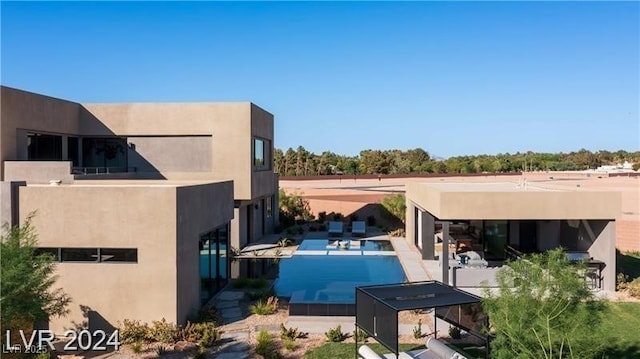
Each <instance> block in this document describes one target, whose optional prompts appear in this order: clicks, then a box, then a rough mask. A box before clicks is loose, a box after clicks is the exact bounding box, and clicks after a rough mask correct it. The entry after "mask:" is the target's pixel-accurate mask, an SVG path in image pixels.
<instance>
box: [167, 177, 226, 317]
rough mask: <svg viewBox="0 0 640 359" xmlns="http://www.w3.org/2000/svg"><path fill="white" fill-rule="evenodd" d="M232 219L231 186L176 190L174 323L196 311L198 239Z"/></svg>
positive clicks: (198, 295)
mask: <svg viewBox="0 0 640 359" xmlns="http://www.w3.org/2000/svg"><path fill="white" fill-rule="evenodd" d="M232 217H233V182H230V181H228V182H222V183H216V184H206V185H195V186H183V187H180V188H178V189H177V211H176V220H177V232H176V239H177V253H178V254H177V257H176V259H177V263H176V267H177V278H178V285H177V289H178V292H177V295H178V298H177V314H176V316H177V320H178V322H179V323H184V322H185V321H186V319H187V317H188V316H189V315H191V314H195V313H197V310H198V309H199V308H200V271H199V270H200V267H199V266H200V257H199V250H198V242H199V240H200V235H202V234H205V233H207V232H210V231H211V230H213V229H215V228H217V227H220V226H222V225H224V224H226V223H228V222H229V221H231V219H232Z"/></svg>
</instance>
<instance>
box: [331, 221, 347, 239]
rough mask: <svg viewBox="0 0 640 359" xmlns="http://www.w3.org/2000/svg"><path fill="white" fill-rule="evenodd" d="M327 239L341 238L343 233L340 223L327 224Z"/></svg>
mask: <svg viewBox="0 0 640 359" xmlns="http://www.w3.org/2000/svg"><path fill="white" fill-rule="evenodd" d="M328 232H329V237H342V233H343V232H344V227H343V225H342V222H335V221H331V222H329V231H328Z"/></svg>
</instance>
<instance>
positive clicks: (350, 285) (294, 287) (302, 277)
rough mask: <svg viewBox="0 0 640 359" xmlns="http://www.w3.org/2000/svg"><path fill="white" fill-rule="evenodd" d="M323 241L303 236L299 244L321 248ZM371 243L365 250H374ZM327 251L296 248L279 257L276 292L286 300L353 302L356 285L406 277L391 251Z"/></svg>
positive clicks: (380, 282)
mask: <svg viewBox="0 0 640 359" xmlns="http://www.w3.org/2000/svg"><path fill="white" fill-rule="evenodd" d="M307 242H310V243H307ZM366 242H367V244H365V243H364V241H363V243H362V245H361V249H364V246H366V245H369V242H381V241H366ZM322 243H324V244H322ZM327 243H328V242H327V241H326V240H324V241H323V240H305V241H303V242H302V243H301V245H300V247H305V248H307V249H308V250H312V248H314V246H318V247H316V248H317V249H325V247H326V245H327ZM374 245H375V244H374V243H371V246H372V247H371V248H368V249H367V251H369V252H367V253H371V252H370V251H374V250H375V248H374ZM379 250H380V249H379ZM330 253H331V251H327V254H329V255H304V254H300V252H296V254H295V255H294V256H293V257H291V258H287V259H282V260H280V264H279V275H278V278H277V279H276V281H275V284H274V286H275V291H276V293H277V295H278V296H281V297H290V298H291V299H290V303H340V304H343V303H344V304H353V303H355V288H356V287H357V286H363V285H375V284H387V283H400V282H403V281H404V280H405V278H406V277H405V274H404V271H403V270H402V266H401V265H400V261H399V260H398V258H397V257H396V256H395V255H358V256H336V255H330ZM381 253H383V252H381Z"/></svg>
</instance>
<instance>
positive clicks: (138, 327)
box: [118, 319, 149, 344]
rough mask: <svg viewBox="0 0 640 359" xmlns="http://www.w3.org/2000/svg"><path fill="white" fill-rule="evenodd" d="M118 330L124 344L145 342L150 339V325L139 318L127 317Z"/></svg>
mask: <svg viewBox="0 0 640 359" xmlns="http://www.w3.org/2000/svg"><path fill="white" fill-rule="evenodd" d="M118 330H119V333H120V341H121V342H122V343H124V344H130V343H138V342H144V341H147V340H148V339H149V327H148V326H147V325H146V324H142V323H140V321H138V320H129V319H125V320H123V321H122V324H120V327H119V328H118Z"/></svg>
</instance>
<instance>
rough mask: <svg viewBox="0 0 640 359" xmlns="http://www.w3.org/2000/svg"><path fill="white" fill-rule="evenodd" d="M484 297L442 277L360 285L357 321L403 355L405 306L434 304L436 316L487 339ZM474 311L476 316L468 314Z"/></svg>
mask: <svg viewBox="0 0 640 359" xmlns="http://www.w3.org/2000/svg"><path fill="white" fill-rule="evenodd" d="M480 300H481V298H480V297H478V296H476V295H473V294H471V293H468V292H465V291H463V290H460V289H457V288H454V287H452V286H449V285H447V284H444V283H441V282H438V281H426V282H412V283H397V284H385V285H372V286H363V287H357V288H356V323H355V325H356V328H359V329H361V330H363V331H365V332H366V333H367V334H368V335H369V336H371V337H372V338H374V339H375V340H376V341H378V342H379V343H380V344H382V345H384V346H385V347H386V348H387V349H389V350H390V351H392V352H393V353H395V354H396V357H397V356H398V355H399V349H398V313H399V312H401V311H405V310H414V309H431V308H434V309H436V310H435V316H436V318H440V319H442V320H444V321H446V322H448V323H450V324H453V325H455V326H457V327H459V328H461V329H464V330H466V331H467V332H469V333H470V334H473V335H475V336H478V337H481V338H483V339H485V341H486V340H487V337H486V336H485V335H484V334H483V332H482V329H483V328H486V326H487V324H488V322H487V318H486V316H484V315H483V314H482V313H481V310H480V306H479V303H480ZM439 308H440V309H439ZM479 310H480V312H479ZM470 315H471V316H472V317H471V318H467V317H469V316H470ZM435 322H436V321H435V320H434V325H435ZM434 331H435V328H434ZM487 348H488V346H487ZM357 350H358V341H357V336H356V351H357Z"/></svg>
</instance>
